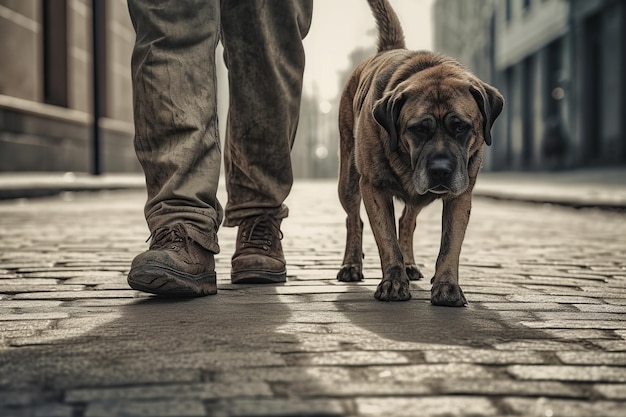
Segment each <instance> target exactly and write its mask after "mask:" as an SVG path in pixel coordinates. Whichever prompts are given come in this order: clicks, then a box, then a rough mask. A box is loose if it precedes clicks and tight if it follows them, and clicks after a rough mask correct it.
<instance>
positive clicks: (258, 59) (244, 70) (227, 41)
mask: <svg viewBox="0 0 626 417" xmlns="http://www.w3.org/2000/svg"><path fill="white" fill-rule="evenodd" d="M312 7H313V5H312V0H295V1H294V0H288V1H278V0H222V1H220V0H128V8H129V12H130V16H131V20H132V23H133V27H134V29H135V33H136V40H135V44H134V49H133V53H132V60H131V71H132V87H133V113H134V114H133V116H134V121H135V137H134V147H135V152H136V154H137V158H138V160H139V162H140V164H141V166H142V169H143V171H144V174H145V178H146V189H147V201H146V204H145V207H144V213H145V217H146V221H147V223H148V228H149V229H150V230H151V231H154V230H156V229H157V228H159V227H164V226H165V227H168V226H171V225H173V224H175V223H183V224H184V225H185V227H186V230H187V232H188V234H189V236H190V237H191V238H192V239H193V240H194V241H196V242H197V243H198V244H200V245H201V246H203V247H204V248H206V249H208V250H210V251H211V252H214V253H218V252H219V245H218V239H217V231H218V228H219V227H220V225H221V223H222V220H224V225H225V226H237V225H239V224H241V222H242V221H243V219H245V218H247V217H250V216H257V215H261V214H269V215H271V216H273V217H275V218H278V219H282V218H284V217H286V216H287V215H288V208H287V207H286V206H285V204H284V201H285V199H286V197H287V196H288V194H289V192H290V190H291V186H292V183H293V173H292V168H291V158H290V152H291V148H292V146H293V141H294V138H295V134H296V128H297V124H298V118H299V112H300V100H301V94H302V77H303V73H304V63H305V59H304V49H303V45H302V40H303V39H304V37H305V36H306V34H307V32H308V30H309V27H310V24H311V17H312ZM220 38H221V42H222V44H223V46H224V59H225V62H226V66H227V68H228V80H229V82H228V84H229V85H228V87H229V109H228V117H227V125H226V137H225V144H224V172H225V176H226V178H225V180H226V189H227V194H228V201H227V203H226V208H225V210H224V209H223V208H222V206H221V204H220V202H219V201H218V200H217V196H216V194H217V187H218V183H219V175H220V164H221V154H222V151H221V145H220V139H219V132H218V120H217V94H216V92H217V85H216V84H217V82H216V73H215V49H216V46H217V43H218V41H219V40H220Z"/></svg>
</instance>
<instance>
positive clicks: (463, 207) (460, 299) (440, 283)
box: [430, 191, 472, 307]
mask: <svg viewBox="0 0 626 417" xmlns="http://www.w3.org/2000/svg"><path fill="white" fill-rule="evenodd" d="M471 207H472V194H471V192H470V191H467V192H465V193H463V194H461V195H460V196H458V197H456V198H452V199H445V200H444V201H443V220H442V230H441V246H440V248H439V256H438V257H437V265H436V268H435V276H434V277H433V279H432V281H431V282H432V284H433V286H432V289H431V292H430V301H431V303H432V304H434V305H440V306H451V307H462V306H465V305H467V300H466V299H465V295H464V294H463V290H461V287H460V286H459V256H460V255H461V245H462V244H463V239H464V238H465V230H466V229H467V224H468V222H469V217H470V211H471Z"/></svg>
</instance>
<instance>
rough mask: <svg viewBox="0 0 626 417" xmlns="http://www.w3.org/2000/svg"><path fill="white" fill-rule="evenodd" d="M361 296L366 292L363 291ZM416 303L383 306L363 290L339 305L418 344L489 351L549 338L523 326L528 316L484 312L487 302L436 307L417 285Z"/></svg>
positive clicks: (377, 330) (358, 322) (369, 326)
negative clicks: (495, 345) (527, 340)
mask: <svg viewBox="0 0 626 417" xmlns="http://www.w3.org/2000/svg"><path fill="white" fill-rule="evenodd" d="M359 292H361V291H359ZM411 292H412V294H413V299H412V300H410V301H404V302H380V301H376V300H375V299H374V297H373V292H372V291H371V289H368V288H365V287H363V289H362V293H363V295H364V294H365V293H367V294H368V295H369V297H360V298H356V297H355V296H354V292H352V294H351V293H349V292H348V293H345V294H342V295H340V296H339V297H338V298H337V300H336V301H335V303H336V308H337V310H339V311H341V312H342V313H343V314H344V315H345V316H346V317H347V318H348V319H349V320H350V322H351V323H352V324H353V325H355V326H358V327H360V328H362V329H364V330H366V331H368V332H371V333H374V334H376V335H377V336H379V337H381V338H384V339H388V340H392V341H397V342H409V343H417V344H433V345H456V346H465V347H471V348H484V347H490V346H493V345H494V344H496V343H506V342H512V341H515V340H522V339H544V338H547V337H548V335H546V334H544V333H543V332H541V331H539V330H535V329H530V328H528V327H524V326H523V325H521V324H520V323H519V322H520V321H522V320H523V319H524V317H526V314H527V313H526V312H523V311H522V312H515V311H513V312H511V311H507V312H506V315H503V313H500V312H498V311H496V310H489V309H486V308H484V307H483V306H482V305H481V303H470V304H469V305H468V306H467V307H460V308H456V307H438V306H433V305H431V303H430V300H429V298H428V297H429V294H428V293H427V292H426V291H424V289H423V288H421V287H420V288H417V287H416V286H415V284H412V290H411Z"/></svg>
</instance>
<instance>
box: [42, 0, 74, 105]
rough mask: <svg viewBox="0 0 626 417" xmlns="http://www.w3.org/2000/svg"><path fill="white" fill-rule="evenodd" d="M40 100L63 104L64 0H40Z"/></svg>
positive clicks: (65, 7) (65, 56)
mask: <svg viewBox="0 0 626 417" xmlns="http://www.w3.org/2000/svg"><path fill="white" fill-rule="evenodd" d="M41 9H42V19H43V22H42V23H43V25H42V26H43V101H44V103H47V104H53V105H55V106H62V107H67V105H68V100H67V97H68V94H67V1H66V0H42V8H41Z"/></svg>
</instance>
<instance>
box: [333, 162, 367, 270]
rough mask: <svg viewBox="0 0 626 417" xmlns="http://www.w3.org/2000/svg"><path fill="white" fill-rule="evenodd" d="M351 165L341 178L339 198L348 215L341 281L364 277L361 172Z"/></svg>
mask: <svg viewBox="0 0 626 417" xmlns="http://www.w3.org/2000/svg"><path fill="white" fill-rule="evenodd" d="M342 163H343V161H342ZM348 163H349V162H348ZM350 165H351V166H349V167H347V168H346V171H347V172H346V173H345V174H346V175H345V176H344V175H342V176H341V177H340V180H339V199H340V200H341V205H342V206H343V208H344V210H345V211H346V213H347V215H348V216H347V217H346V250H345V253H344V257H343V263H342V265H341V269H340V270H339V273H338V274H337V279H338V280H339V281H361V280H362V279H363V221H362V220H361V214H360V211H361V193H360V190H359V174H358V172H357V171H356V167H355V166H354V163H352V164H350Z"/></svg>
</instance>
